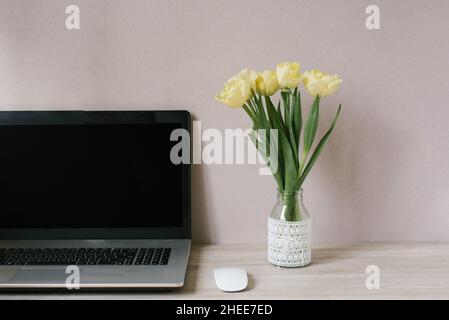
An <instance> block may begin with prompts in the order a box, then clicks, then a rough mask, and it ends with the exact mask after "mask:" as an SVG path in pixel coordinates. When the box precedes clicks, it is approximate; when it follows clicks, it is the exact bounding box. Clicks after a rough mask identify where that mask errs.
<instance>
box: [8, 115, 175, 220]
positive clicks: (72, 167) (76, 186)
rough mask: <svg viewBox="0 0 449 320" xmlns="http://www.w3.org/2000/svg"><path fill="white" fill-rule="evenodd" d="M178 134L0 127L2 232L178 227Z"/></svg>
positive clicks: (162, 128)
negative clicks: (174, 150)
mask: <svg viewBox="0 0 449 320" xmlns="http://www.w3.org/2000/svg"><path fill="white" fill-rule="evenodd" d="M179 127H180V125H179V124H174V123H173V124H172V123H170V124H167V123H164V124H154V123H152V124H95V125H92V124H81V125H6V126H0V216H1V219H0V228H147V227H181V226H182V206H183V187H182V182H183V181H182V179H183V175H182V166H181V165H174V164H172V162H171V161H170V149H171V147H172V146H173V145H174V144H175V143H176V142H171V141H170V133H171V131H172V130H173V129H175V128H179Z"/></svg>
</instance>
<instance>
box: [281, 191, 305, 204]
mask: <svg viewBox="0 0 449 320" xmlns="http://www.w3.org/2000/svg"><path fill="white" fill-rule="evenodd" d="M278 198H279V199H280V200H288V199H294V198H298V199H299V200H300V201H302V189H299V190H298V191H281V190H278Z"/></svg>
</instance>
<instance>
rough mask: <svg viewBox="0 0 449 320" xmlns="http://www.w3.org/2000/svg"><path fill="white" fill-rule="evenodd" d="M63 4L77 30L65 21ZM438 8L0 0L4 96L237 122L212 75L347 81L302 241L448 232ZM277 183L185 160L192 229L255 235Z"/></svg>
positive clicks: (9, 103)
mask: <svg viewBox="0 0 449 320" xmlns="http://www.w3.org/2000/svg"><path fill="white" fill-rule="evenodd" d="M69 4H78V5H79V6H80V8H81V30H79V31H67V30H66V29H65V27H64V21H65V17H66V16H65V14H64V10H65V6H66V5H69ZM368 4H377V5H378V6H379V7H380V9H381V30H379V31H375V32H373V31H368V30H367V29H366V28H365V24H364V22H365V14H364V9H365V7H366V6H367V5H368ZM448 18H449V1H447V0H429V1H418V0H413V1H412V0H401V1H384V0H369V1H363V0H350V1H348V0H339V1H337V0H326V1H324V0H319V1H317V0H314V1H299V0H291V1H288V0H283V1H278V0H276V1H274V0H271V1H268V0H263V1H260V0H258V1H255V0H254V1H243V0H239V1H237V0H177V1H174V0H154V1H143V0H132V1H129V0H128V1H125V0H122V1H118V0H107V1H106V0H104V1H99V0H71V1H63V0H52V1H50V0H40V1H31V0H0V107H1V109H13V110H18V109H40V108H45V109H79V108H80V107H82V108H84V109H92V110H94V109H153V108H167V109H176V108H187V109H188V110H190V111H191V112H192V113H193V114H194V116H195V117H196V118H197V119H199V120H201V121H202V122H203V127H204V128H219V129H224V128H236V127H242V128H245V127H248V126H249V125H250V123H249V121H248V119H247V118H246V116H245V114H244V112H243V111H242V110H231V109H228V108H226V107H224V106H222V105H221V104H218V103H217V102H215V101H214V99H213V96H214V94H215V93H216V92H217V91H218V90H219V89H220V88H221V85H222V83H223V82H224V81H225V80H226V79H227V78H228V77H229V76H231V75H232V74H233V73H235V72H237V71H239V70H240V69H241V68H243V67H244V66H248V67H252V68H256V69H263V68H270V67H273V66H274V65H275V64H276V63H277V62H280V61H281V60H286V59H292V60H299V61H300V62H301V63H302V65H303V67H304V68H305V69H307V68H311V67H320V68H322V69H325V70H328V71H330V72H335V73H338V74H339V75H340V76H341V77H342V78H343V79H344V83H343V85H342V87H341V90H340V91H339V93H338V94H335V95H334V96H332V97H330V98H328V99H326V100H324V101H323V104H322V106H323V107H322V115H323V117H322V127H321V132H322V130H323V128H324V127H325V125H326V123H327V121H329V119H330V117H331V116H332V115H333V113H334V111H335V108H336V106H337V103H339V102H341V103H342V104H343V113H342V117H341V120H340V122H339V123H338V125H337V127H336V130H335V134H334V136H332V138H331V140H330V142H329V144H328V146H327V148H326V149H325V151H324V152H323V154H322V157H321V159H320V160H319V162H318V164H317V166H316V167H315V169H314V171H313V172H312V173H311V175H310V176H309V179H308V181H307V182H306V184H305V201H306V205H307V207H308V208H309V210H310V212H311V215H312V217H313V237H314V241H315V242H322V241H349V240H449V232H448V231H449V148H448V142H449V130H448V121H449V84H448V74H449V61H448V57H449V41H448V39H449V20H448ZM304 95H305V94H304ZM306 101H307V104H308V103H309V102H310V99H309V98H307V100H306ZM0 147H1V146H0ZM274 190H275V185H274V183H273V181H272V178H271V177H261V176H259V175H258V167H257V166H254V165H253V166H237V165H234V166H229V165H228V166H224V165H223V166H195V167H194V168H193V224H194V225H193V231H194V238H195V240H196V241H197V242H220V243H232V242H262V241H265V239H266V236H265V233H266V227H265V226H266V218H267V215H268V212H269V210H270V209H271V207H272V206H273V204H274V195H275V194H274Z"/></svg>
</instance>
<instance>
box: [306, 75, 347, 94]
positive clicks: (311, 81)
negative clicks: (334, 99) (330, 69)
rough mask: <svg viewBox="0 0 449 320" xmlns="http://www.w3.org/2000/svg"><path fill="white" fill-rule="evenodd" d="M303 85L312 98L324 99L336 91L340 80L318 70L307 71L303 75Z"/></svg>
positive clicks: (335, 76) (336, 76)
mask: <svg viewBox="0 0 449 320" xmlns="http://www.w3.org/2000/svg"><path fill="white" fill-rule="evenodd" d="M303 78H304V85H305V87H306V89H307V91H309V93H310V94H311V95H312V96H317V95H319V96H320V97H326V96H329V95H331V94H332V93H334V92H335V90H337V89H338V87H339V86H340V83H342V81H343V80H342V79H340V78H339V77H338V75H336V74H334V75H331V74H329V73H326V72H323V71H320V70H311V71H307V72H305V73H304V75H303Z"/></svg>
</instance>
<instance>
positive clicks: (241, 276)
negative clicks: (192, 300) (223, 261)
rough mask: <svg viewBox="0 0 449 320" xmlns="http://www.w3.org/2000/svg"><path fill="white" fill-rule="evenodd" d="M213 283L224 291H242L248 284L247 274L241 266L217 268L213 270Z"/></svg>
mask: <svg viewBox="0 0 449 320" xmlns="http://www.w3.org/2000/svg"><path fill="white" fill-rule="evenodd" d="M214 277H215V283H216V284H217V287H218V288H219V289H220V290H223V291H225V292H237V291H242V290H244V289H245V288H246V286H247V285H248V276H247V275H246V271H245V270H244V269H242V268H219V269H215V270H214Z"/></svg>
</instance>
